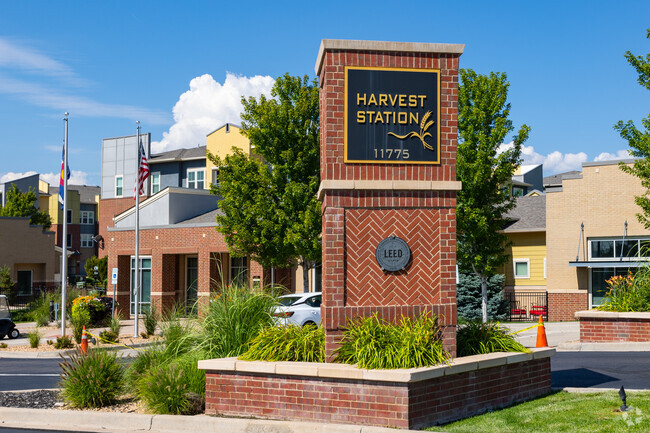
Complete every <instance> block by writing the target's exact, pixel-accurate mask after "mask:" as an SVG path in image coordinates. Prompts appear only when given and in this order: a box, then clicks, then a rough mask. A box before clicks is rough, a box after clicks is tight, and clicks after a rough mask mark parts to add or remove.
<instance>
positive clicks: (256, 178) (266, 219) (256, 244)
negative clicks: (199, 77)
mask: <svg viewBox="0 0 650 433" xmlns="http://www.w3.org/2000/svg"><path fill="white" fill-rule="evenodd" d="M271 95H272V98H270V99H269V98H266V97H265V96H264V95H262V96H260V97H259V98H258V99H256V98H254V97H250V98H248V99H242V103H243V105H244V112H243V113H242V115H241V119H242V132H243V134H244V135H246V136H247V137H248V138H249V140H250V142H251V147H252V148H253V149H254V151H255V153H256V154H257V155H259V156H261V157H262V158H263V161H262V160H260V159H259V158H258V157H257V156H256V155H253V156H248V155H245V154H244V153H243V152H241V151H235V152H234V153H233V155H230V156H227V157H225V158H224V159H223V160H220V159H219V158H218V157H216V156H214V155H208V158H210V160H211V161H213V162H214V163H215V164H216V165H218V166H220V167H221V168H220V170H219V185H218V186H214V185H213V186H211V191H212V192H213V193H214V194H217V195H219V196H221V197H222V200H221V202H220V204H219V207H220V209H221V211H222V213H221V214H220V215H219V216H217V223H218V228H217V230H219V231H220V232H221V233H223V234H224V237H225V238H226V242H227V243H228V246H229V249H230V252H231V254H233V255H237V256H250V257H251V258H253V259H254V260H255V261H257V262H259V263H260V264H262V265H263V266H276V267H286V266H289V265H290V264H291V263H292V262H293V261H297V262H298V264H299V265H300V266H301V267H302V268H303V278H304V283H305V287H307V284H308V281H309V280H308V270H309V269H310V268H311V267H312V266H313V265H314V264H315V263H316V262H318V261H320V259H321V241H320V233H321V205H320V202H319V201H318V200H317V198H316V193H317V191H318V186H319V183H320V173H319V168H320V163H319V157H320V150H319V143H320V141H319V111H318V85H317V83H316V80H313V81H310V80H309V79H308V77H307V76H304V77H302V78H300V77H292V76H290V75H289V74H285V75H283V76H282V77H279V78H278V79H277V80H276V82H275V85H274V86H273V89H272V91H271Z"/></svg>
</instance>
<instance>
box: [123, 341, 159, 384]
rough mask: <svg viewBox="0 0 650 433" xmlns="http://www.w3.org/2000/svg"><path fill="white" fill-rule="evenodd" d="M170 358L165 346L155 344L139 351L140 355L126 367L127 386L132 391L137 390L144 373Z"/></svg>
mask: <svg viewBox="0 0 650 433" xmlns="http://www.w3.org/2000/svg"><path fill="white" fill-rule="evenodd" d="M167 359H168V357H167V356H166V354H165V352H164V349H163V346H162V345H161V344H154V345H153V346H150V347H148V348H146V349H144V350H140V351H138V356H137V357H135V358H134V359H133V361H132V362H131V363H130V364H129V366H128V368H127V369H126V386H127V389H129V390H130V391H131V392H133V393H135V392H136V391H137V385H138V381H139V380H140V378H141V377H142V375H143V374H144V373H146V372H147V371H148V370H150V369H151V368H152V367H153V366H154V365H158V364H161V363H163V362H165V361H166V360H167Z"/></svg>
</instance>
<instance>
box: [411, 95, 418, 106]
mask: <svg viewBox="0 0 650 433" xmlns="http://www.w3.org/2000/svg"><path fill="white" fill-rule="evenodd" d="M417 106H418V97H417V96H416V95H409V107H417Z"/></svg>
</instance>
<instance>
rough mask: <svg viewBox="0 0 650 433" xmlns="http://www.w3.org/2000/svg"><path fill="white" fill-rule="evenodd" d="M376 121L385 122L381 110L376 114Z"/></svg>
mask: <svg viewBox="0 0 650 433" xmlns="http://www.w3.org/2000/svg"><path fill="white" fill-rule="evenodd" d="M375 123H385V122H384V119H382V117H381V111H377V114H376V116H375Z"/></svg>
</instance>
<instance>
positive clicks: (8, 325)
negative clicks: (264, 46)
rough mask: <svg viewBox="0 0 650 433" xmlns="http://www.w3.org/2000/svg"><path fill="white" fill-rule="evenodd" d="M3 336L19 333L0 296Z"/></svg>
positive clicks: (7, 306) (4, 298)
mask: <svg viewBox="0 0 650 433" xmlns="http://www.w3.org/2000/svg"><path fill="white" fill-rule="evenodd" d="M319 320H320V314H319ZM5 335H8V336H9V338H18V336H19V335H20V332H19V331H18V329H16V325H15V324H14V322H13V321H12V320H11V311H9V303H8V302H7V297H6V296H5V295H0V340H2V339H3V338H5Z"/></svg>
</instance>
